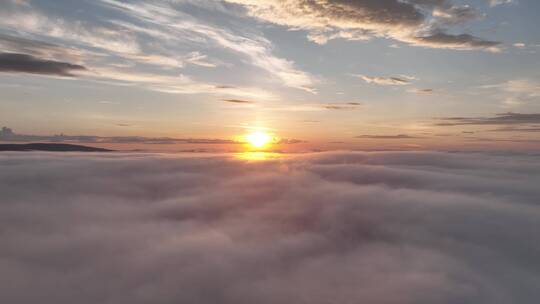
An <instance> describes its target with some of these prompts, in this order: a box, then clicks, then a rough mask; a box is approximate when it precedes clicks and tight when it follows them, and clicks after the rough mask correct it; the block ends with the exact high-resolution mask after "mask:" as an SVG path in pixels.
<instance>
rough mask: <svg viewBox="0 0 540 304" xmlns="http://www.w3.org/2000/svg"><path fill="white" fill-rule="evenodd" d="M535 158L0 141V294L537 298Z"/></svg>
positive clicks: (400, 300)
mask: <svg viewBox="0 0 540 304" xmlns="http://www.w3.org/2000/svg"><path fill="white" fill-rule="evenodd" d="M517 159H519V161H516V160H517ZM539 164H540V161H539V159H538V156H532V155H531V156H527V155H498V156H496V155H487V154H458V153H455V154H454V153H434V152H425V153H423V152H409V153H399V152H379V153H352V152H350V153H323V154H317V155H304V156H297V157H295V158H292V159H277V160H271V161H266V162H250V161H242V160H235V159H232V158H230V156H210V155H209V156H200V155H199V156H196V157H193V156H170V155H136V154H130V155H121V154H120V155H117V154H109V155H106V156H98V155H82V154H70V155H61V156H60V155H54V154H45V153H28V154H17V153H9V154H0V166H1V170H0V193H1V194H2V195H1V197H2V199H1V200H0V231H2V233H1V234H0V241H1V244H2V250H1V251H0V261H1V262H0V263H1V266H2V267H1V268H2V271H1V272H0V280H1V281H2V282H3V283H2V284H1V285H0V302H1V303H18V304H30V303H44V304H53V303H54V304H68V303H70V304H71V303H78V304H90V303H91V304H94V303H98V302H99V303H116V304H124V303H126V304H128V303H129V304H138V303H141V304H142V303H200V304H214V303H223V304H227V303H231V304H233V303H234V304H242V303H246V304H247V303H262V304H275V303H314V304H318V303H358V302H367V303H375V304H378V303H380V304H383V303H385V304H388V303H392V304H405V303H426V304H427V303H441V304H450V303H478V304H484V303H485V304H488V303H489V304H492V303H521V304H535V303H537V302H538V286H539V283H540V263H539V262H538V256H539V255H540V239H539V236H538V234H537V233H536V232H537V231H539V229H540V212H539V210H538V203H539V199H540V190H539V188H538V183H539V182H540V166H539Z"/></svg>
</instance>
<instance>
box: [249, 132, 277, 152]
mask: <svg viewBox="0 0 540 304" xmlns="http://www.w3.org/2000/svg"><path fill="white" fill-rule="evenodd" d="M245 139H246V141H247V142H248V143H249V144H250V145H251V146H252V147H253V148H256V149H262V148H264V147H266V146H267V145H269V144H270V143H271V142H272V136H270V135H269V134H267V133H264V132H253V133H249V134H248V135H246V137H245Z"/></svg>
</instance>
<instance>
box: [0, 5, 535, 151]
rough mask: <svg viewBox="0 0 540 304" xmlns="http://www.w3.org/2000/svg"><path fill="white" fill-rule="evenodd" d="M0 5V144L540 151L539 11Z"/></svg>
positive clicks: (419, 7)
mask: <svg viewBox="0 0 540 304" xmlns="http://www.w3.org/2000/svg"><path fill="white" fill-rule="evenodd" d="M0 6H1V8H2V9H1V10H0V127H1V126H5V127H6V128H5V129H3V131H1V133H0V140H1V141H51V140H54V141H60V140H61V141H74V142H89V143H94V144H96V143H97V144H98V145H108V146H119V147H123V148H126V147H134V146H137V145H141V144H146V145H147V146H150V147H151V148H150V149H158V150H159V149H163V148H165V147H166V148H174V149H178V150H181V149H184V148H179V146H182V147H185V149H188V146H189V149H194V148H197V147H200V149H220V147H225V146H226V147H227V148H226V149H232V150H234V149H236V148H234V146H235V143H236V142H238V141H239V138H240V137H241V136H242V135H243V134H246V133H249V132H252V131H254V130H258V131H264V132H266V133H268V134H271V136H273V137H275V138H276V140H275V142H276V147H278V148H279V149H282V150H287V151H289V150H291V151H292V150H309V151H312V150H332V149H367V150H376V149H398V150H403V149H431V150H498V149H503V150H537V149H538V148H540V135H539V134H540V133H539V132H540V73H539V72H538V71H540V60H539V59H540V33H539V32H538V30H537V29H538V28H540V20H539V19H538V18H537V15H538V12H540V3H538V1H533V0H476V1H458V0H455V1H452V0H407V1H405V0H404V1H400V0H382V1H373V0H357V1H353V0H335V1H330V0H260V1H255V0H223V1H217V0H215V1H212V0H197V1H195V0H160V1H158V0H152V1H117V0H92V1H89V0H88V1H87V0H81V1H67V0H50V1H31V0H0ZM55 135H57V136H55ZM58 135H63V136H58ZM130 145H131V146H130Z"/></svg>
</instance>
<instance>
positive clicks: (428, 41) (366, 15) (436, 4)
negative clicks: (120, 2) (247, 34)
mask: <svg viewBox="0 0 540 304" xmlns="http://www.w3.org/2000/svg"><path fill="white" fill-rule="evenodd" d="M226 1H227V2H231V3H236V4H239V5H242V6H243V7H245V8H246V10H247V12H248V14H249V15H251V16H253V17H255V18H258V19H260V20H263V21H266V22H270V23H274V24H278V25H282V26H286V27H289V28H293V29H302V30H306V31H308V38H309V39H310V40H312V41H314V42H316V43H321V44H323V43H326V42H327V41H328V40H330V39H335V38H345V39H348V40H366V39H368V38H369V37H387V38H392V39H395V40H398V41H402V42H406V43H409V44H411V45H417V46H424V47H431V48H448V49H457V50H472V49H486V50H491V51H495V50H496V49H497V48H496V46H497V45H498V44H499V42H496V41H489V40H485V39H482V38H478V37H475V36H472V35H469V34H457V35H455V34H451V33H450V31H449V28H450V27H451V26H453V25H457V24H463V23H465V22H467V21H470V20H473V19H476V18H477V17H478V14H477V13H476V11H475V10H474V9H473V8H472V7H470V6H467V5H461V6H460V5H455V4H453V3H452V1H449V0H410V1H401V0H384V1H372V0H360V1H351V0H338V1H330V0H264V1H259V0H226Z"/></svg>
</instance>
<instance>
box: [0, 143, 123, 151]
mask: <svg viewBox="0 0 540 304" xmlns="http://www.w3.org/2000/svg"><path fill="white" fill-rule="evenodd" d="M2 151H50V152H111V151H113V150H109V149H103V148H96V147H89V146H82V145H71V144H54V143H30V144H0V152H2Z"/></svg>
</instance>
